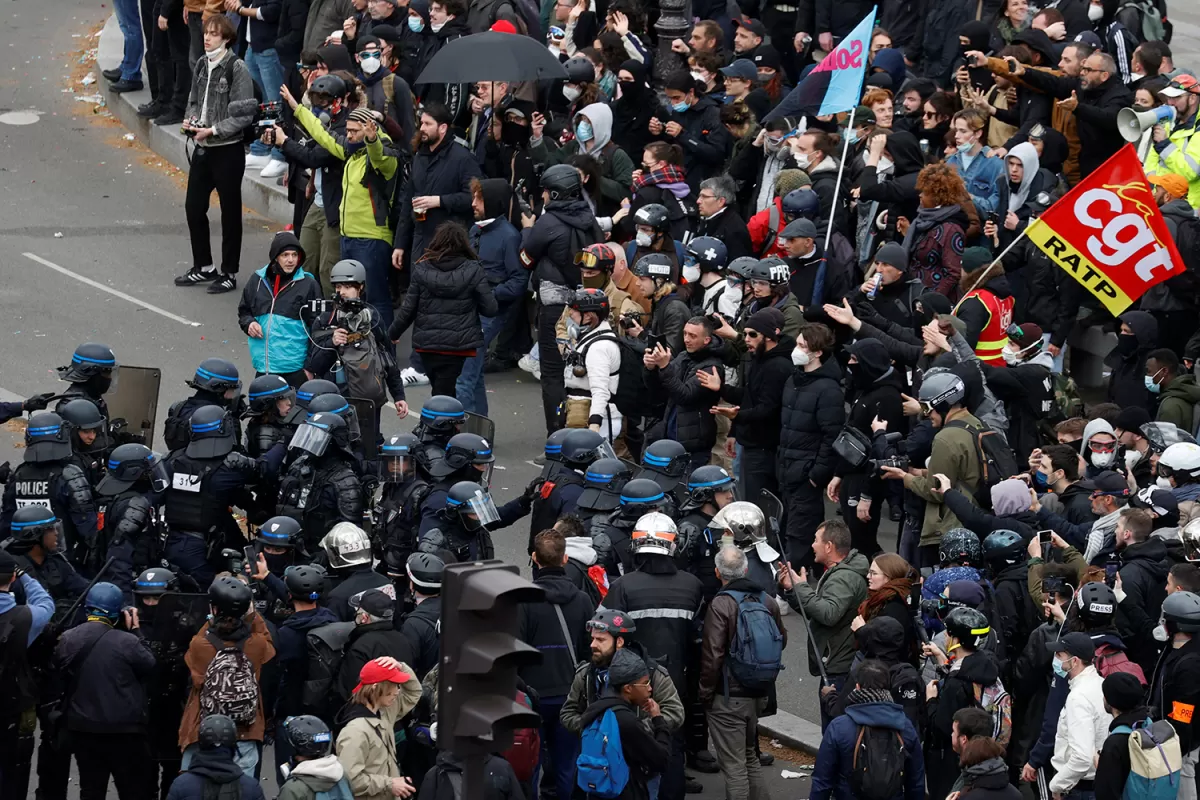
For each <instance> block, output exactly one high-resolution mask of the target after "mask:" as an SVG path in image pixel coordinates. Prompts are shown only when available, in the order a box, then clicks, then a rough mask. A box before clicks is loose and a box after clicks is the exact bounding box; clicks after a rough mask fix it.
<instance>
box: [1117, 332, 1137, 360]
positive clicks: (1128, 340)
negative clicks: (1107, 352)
mask: <svg viewBox="0 0 1200 800" xmlns="http://www.w3.org/2000/svg"><path fill="white" fill-rule="evenodd" d="M1137 349H1138V339H1137V336H1135V335H1133V334H1132V333H1122V334H1120V335H1119V336H1117V352H1118V353H1120V354H1121V355H1123V356H1131V355H1133V354H1134V353H1136V352H1137Z"/></svg>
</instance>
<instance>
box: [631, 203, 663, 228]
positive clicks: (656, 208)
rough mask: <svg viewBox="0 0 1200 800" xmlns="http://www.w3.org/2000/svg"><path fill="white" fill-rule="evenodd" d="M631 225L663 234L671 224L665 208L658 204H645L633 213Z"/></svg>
mask: <svg viewBox="0 0 1200 800" xmlns="http://www.w3.org/2000/svg"><path fill="white" fill-rule="evenodd" d="M633 224H634V225H645V226H646V227H647V228H653V229H654V232H655V233H664V232H665V231H666V230H667V227H668V226H669V225H670V224H671V219H670V215H669V214H668V213H667V207H666V206H664V205H661V204H659V203H647V204H646V205H644V206H642V207H641V208H639V209H638V210H637V211H636V212H634V215H633Z"/></svg>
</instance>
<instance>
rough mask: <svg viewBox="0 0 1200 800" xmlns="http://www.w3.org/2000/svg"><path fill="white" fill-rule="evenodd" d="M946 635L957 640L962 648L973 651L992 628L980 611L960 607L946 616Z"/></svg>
mask: <svg viewBox="0 0 1200 800" xmlns="http://www.w3.org/2000/svg"><path fill="white" fill-rule="evenodd" d="M944 623H945V625H946V633H948V634H950V635H951V636H953V637H954V638H955V639H957V640H958V641H959V642H960V643H961V644H962V645H963V647H969V648H970V649H972V650H974V649H976V648H977V647H979V646H980V645H981V644H983V642H984V640H986V639H987V637H988V634H989V633H991V630H992V626H991V625H990V624H989V623H988V618H987V617H985V616H984V615H983V612H982V611H977V610H975V609H973V608H968V607H966V606H960V607H958V608H956V609H954V610H952V611H951V612H950V613H949V614H947V615H946V619H945V620H944Z"/></svg>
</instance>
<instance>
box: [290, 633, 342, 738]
mask: <svg viewBox="0 0 1200 800" xmlns="http://www.w3.org/2000/svg"><path fill="white" fill-rule="evenodd" d="M353 630H354V623H353V622H331V623H329V624H328V625H321V626H320V627H317V628H313V629H312V630H311V631H309V632H308V634H307V635H306V636H305V637H304V638H305V648H306V651H307V654H308V663H307V665H306V666H307V669H306V671H305V680H304V689H303V691H302V693H301V697H300V706H301V708H303V709H304V713H306V714H314V715H316V716H318V717H321V718H322V719H329V718H330V716H331V715H330V712H331V711H334V710H336V709H337V707H338V706H339V705H340V704H341V701H344V700H345V699H346V698H344V697H340V694H339V692H338V686H337V677H338V670H339V669H341V666H342V655H343V654H344V651H345V649H346V642H348V641H349V640H350V632H351V631H353Z"/></svg>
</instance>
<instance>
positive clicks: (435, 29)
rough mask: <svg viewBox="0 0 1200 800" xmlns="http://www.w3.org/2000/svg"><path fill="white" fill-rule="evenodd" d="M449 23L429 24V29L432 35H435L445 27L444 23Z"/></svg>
mask: <svg viewBox="0 0 1200 800" xmlns="http://www.w3.org/2000/svg"><path fill="white" fill-rule="evenodd" d="M449 21H450V20H446V21H445V22H430V23H429V29H430V30H432V31H433V32H434V33H437V32H438V31H440V30H441V29H442V28H444V27H446V22H449Z"/></svg>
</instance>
